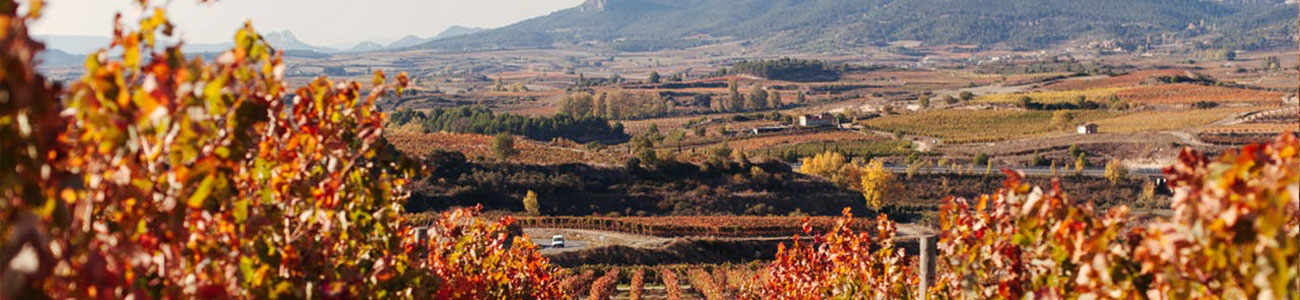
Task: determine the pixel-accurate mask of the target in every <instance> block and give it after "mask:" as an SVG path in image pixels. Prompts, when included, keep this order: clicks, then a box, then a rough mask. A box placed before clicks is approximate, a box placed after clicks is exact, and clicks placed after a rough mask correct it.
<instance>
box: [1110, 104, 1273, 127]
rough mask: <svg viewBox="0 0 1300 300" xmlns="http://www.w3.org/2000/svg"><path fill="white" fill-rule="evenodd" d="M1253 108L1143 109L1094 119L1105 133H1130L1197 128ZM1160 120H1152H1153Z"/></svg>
mask: <svg viewBox="0 0 1300 300" xmlns="http://www.w3.org/2000/svg"><path fill="white" fill-rule="evenodd" d="M1251 110H1253V109H1252V108H1248V107H1247V108H1241V107H1226V108H1212V109H1189V110H1152V111H1142V112H1136V113H1131V114H1126V115H1123V116H1118V117H1114V118H1107V119H1101V120H1096V121H1093V123H1096V124H1097V125H1098V129H1097V130H1098V131H1099V132H1103V133H1110V132H1114V133H1129V132H1138V131H1163V130H1176V129H1185V128H1195V127H1200V126H1205V125H1209V124H1210V123H1214V122H1215V121H1219V120H1223V119H1225V118H1228V117H1232V116H1234V115H1238V114H1241V113H1245V112H1249V111H1251ZM1157 119H1158V120H1160V122H1152V121H1151V120H1157Z"/></svg>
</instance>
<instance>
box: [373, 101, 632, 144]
mask: <svg viewBox="0 0 1300 300" xmlns="http://www.w3.org/2000/svg"><path fill="white" fill-rule="evenodd" d="M389 122H390V123H391V124H392V125H395V126H401V125H405V124H408V123H415V124H420V126H421V128H422V129H423V130H424V132H440V131H447V132H456V133H477V134H490V135H495V134H500V133H507V134H513V135H521V136H524V137H527V138H529V139H533V140H538V141H550V140H552V139H555V138H566V139H569V140H573V141H576V142H579V143H586V142H590V141H620V140H624V139H626V138H627V134H625V133H623V128H622V126H620V125H618V124H614V125H610V122H609V121H608V120H606V119H605V118H602V117H597V116H591V115H579V116H577V117H575V116H572V115H569V114H557V115H554V116H550V117H528V116H521V115H513V114H495V113H493V112H492V110H490V109H488V108H486V107H478V106H475V107H466V106H462V107H457V108H434V109H431V110H428V111H414V110H409V109H407V110H399V111H397V112H394V113H393V114H392V117H391V118H390V119H389Z"/></svg>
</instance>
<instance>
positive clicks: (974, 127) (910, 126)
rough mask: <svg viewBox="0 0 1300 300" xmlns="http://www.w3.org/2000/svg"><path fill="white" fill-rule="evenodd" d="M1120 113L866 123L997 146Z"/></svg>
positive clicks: (937, 116)
mask: <svg viewBox="0 0 1300 300" xmlns="http://www.w3.org/2000/svg"><path fill="white" fill-rule="evenodd" d="M1056 112H1068V113H1069V114H1073V115H1074V117H1073V118H1070V120H1068V121H1067V120H1062V121H1065V123H1061V124H1053V114H1054V113H1056ZM1119 114H1120V113H1117V112H1111V111H1104V110H1074V111H1055V112H1054V111H1021V110H929V111H922V112H919V113H912V114H902V115H891V116H885V117H880V118H876V119H870V120H866V121H862V122H861V123H862V125H863V126H865V127H867V128H871V129H874V130H881V131H887V132H898V133H904V134H909V135H920V136H928V137H936V138H941V139H943V140H944V142H945V143H973V142H996V141H1002V140H1007V139H1016V138H1025V137H1033V136H1042V135H1048V134H1051V133H1065V132H1068V131H1069V130H1073V129H1074V125H1077V124H1079V123H1084V122H1090V121H1095V120H1099V119H1103V118H1107V117H1111V116H1115V115H1119Z"/></svg>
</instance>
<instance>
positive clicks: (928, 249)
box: [920, 235, 939, 300]
mask: <svg viewBox="0 0 1300 300" xmlns="http://www.w3.org/2000/svg"><path fill="white" fill-rule="evenodd" d="M938 239H939V237H938V236H933V235H927V236H922V237H921V245H920V246H921V247H920V250H921V251H920V252H921V262H920V265H921V274H920V275H921V300H927V299H930V286H932V285H934V284H933V283H934V260H935V253H936V251H935V250H936V248H938V244H937V242H938Z"/></svg>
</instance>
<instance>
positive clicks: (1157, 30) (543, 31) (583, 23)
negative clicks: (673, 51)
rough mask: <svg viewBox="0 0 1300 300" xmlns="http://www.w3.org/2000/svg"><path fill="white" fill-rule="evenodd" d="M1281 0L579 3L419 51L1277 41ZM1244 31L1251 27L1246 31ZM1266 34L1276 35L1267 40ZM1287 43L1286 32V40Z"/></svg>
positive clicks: (1289, 14)
mask: <svg viewBox="0 0 1300 300" xmlns="http://www.w3.org/2000/svg"><path fill="white" fill-rule="evenodd" d="M1284 5H1285V4H1284V3H1283V2H1282V0H1256V1H1251V0H1221V1H1204V0H588V1H587V2H586V3H583V4H581V5H579V6H577V7H573V8H569V9H565V10H561V11H557V12H554V13H551V14H549V15H546V16H542V17H538V18H533V19H529V20H525V21H522V22H519V23H515V24H512V25H509V26H506V27H502V28H498V29H492V30H486V31H482V32H478V33H474V34H468V35H463V36H458V37H451V38H446V39H441V40H433V41H429V42H427V43H424V44H422V45H420V46H419V47H421V48H427V49H440V50H451V51H466V50H484V49H494V48H546V47H555V46H563V45H571V44H576V43H594V44H597V45H602V46H605V47H608V48H610V49H612V50H620V51H647V50H657V49H664V48H683V47H690V46H696V45H703V44H709V43H715V42H718V41H729V40H742V41H752V42H755V43H756V44H757V45H759V46H761V47H763V48H768V49H782V50H800V51H818V50H837V49H847V48H853V47H860V46H868V45H885V44H887V43H888V42H891V41H901V40H919V41H923V42H926V43H931V44H980V45H1000V46H1005V47H1010V48H1041V47H1045V46H1050V45H1053V44H1056V43H1059V42H1063V41H1069V40H1074V39H1081V38H1093V39H1119V40H1122V41H1139V40H1143V39H1145V38H1146V37H1148V36H1149V35H1157V36H1158V35H1161V34H1164V35H1168V36H1173V37H1176V38H1202V37H1203V38H1207V39H1212V40H1213V41H1214V42H1215V43H1222V44H1226V45H1216V46H1222V47H1234V48H1247V47H1275V46H1279V45H1280V43H1281V42H1282V41H1283V40H1285V38H1289V37H1290V36H1287V35H1286V34H1287V33H1288V32H1290V33H1294V32H1295V27H1296V23H1295V17H1296V16H1295V14H1294V9H1295V8H1290V9H1287V8H1288V7H1286V6H1284ZM1243 33H1250V34H1252V35H1250V36H1246V37H1244V38H1243V35H1242V34H1243ZM1270 38H1272V39H1274V40H1277V41H1273V40H1270ZM1285 43H1286V44H1287V45H1289V44H1290V43H1293V40H1285Z"/></svg>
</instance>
